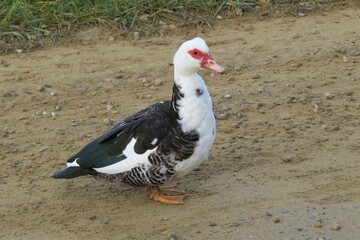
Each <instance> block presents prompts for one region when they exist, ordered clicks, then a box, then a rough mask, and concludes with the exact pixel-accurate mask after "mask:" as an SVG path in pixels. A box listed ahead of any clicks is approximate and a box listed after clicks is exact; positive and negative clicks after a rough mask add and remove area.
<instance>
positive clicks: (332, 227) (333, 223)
mask: <svg viewBox="0 0 360 240" xmlns="http://www.w3.org/2000/svg"><path fill="white" fill-rule="evenodd" d="M331 229H333V230H340V229H341V226H340V224H339V223H337V222H335V221H334V222H332V223H331Z"/></svg>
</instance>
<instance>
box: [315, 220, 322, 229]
mask: <svg viewBox="0 0 360 240" xmlns="http://www.w3.org/2000/svg"><path fill="white" fill-rule="evenodd" d="M314 227H317V228H321V227H322V223H321V219H318V220H316V221H315V222H314Z"/></svg>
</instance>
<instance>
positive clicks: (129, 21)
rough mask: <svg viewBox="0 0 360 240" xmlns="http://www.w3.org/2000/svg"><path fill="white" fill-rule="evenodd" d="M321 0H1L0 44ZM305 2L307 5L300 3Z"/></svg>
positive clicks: (197, 20)
mask: <svg viewBox="0 0 360 240" xmlns="http://www.w3.org/2000/svg"><path fill="white" fill-rule="evenodd" d="M319 1H320V0H307V1H300V0H227V1H226V0H208V1H205V0H194V1H189V0H170V1H166V0H142V1H141V0H49V1H46V0H42V1H41V0H40V1H36V0H2V1H1V2H0V49H3V50H4V49H5V50H9V49H15V48H21V49H25V48H31V47H36V46H41V45H42V39H44V37H45V36H46V37H49V38H51V39H52V40H54V41H56V40H57V39H58V38H59V37H61V36H63V35H66V34H69V32H74V31H76V30H78V29H79V28H82V27H84V26H99V25H100V26H106V27H117V28H122V29H125V30H134V29H142V30H146V31H156V30H157V29H158V26H159V23H161V22H165V23H174V24H178V25H179V24H180V25H181V24H188V23H192V24H195V25H196V24H198V25H201V24H203V23H208V24H209V23H210V22H211V21H212V20H213V19H214V18H215V17H216V16H217V15H218V14H220V15H222V14H223V13H224V12H226V16H228V15H229V14H230V15H239V14H242V13H243V12H250V11H253V10H255V9H256V8H258V7H263V8H265V9H272V7H273V6H285V5H286V6H290V7H295V8H296V7H298V6H300V5H301V4H302V3H303V2H305V3H314V2H315V3H317V2H319ZM304 6H305V5H304Z"/></svg>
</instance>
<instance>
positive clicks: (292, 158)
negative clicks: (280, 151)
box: [283, 156, 294, 163]
mask: <svg viewBox="0 0 360 240" xmlns="http://www.w3.org/2000/svg"><path fill="white" fill-rule="evenodd" d="M292 160H294V157H293V156H285V157H284V158H283V162H284V163H289V162H291V161H292Z"/></svg>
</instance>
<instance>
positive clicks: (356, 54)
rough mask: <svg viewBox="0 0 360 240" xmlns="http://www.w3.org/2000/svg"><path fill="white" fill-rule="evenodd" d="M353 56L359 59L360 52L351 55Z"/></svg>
mask: <svg viewBox="0 0 360 240" xmlns="http://www.w3.org/2000/svg"><path fill="white" fill-rule="evenodd" d="M351 56H353V57H358V56H360V51H353V52H352V53H351Z"/></svg>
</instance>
